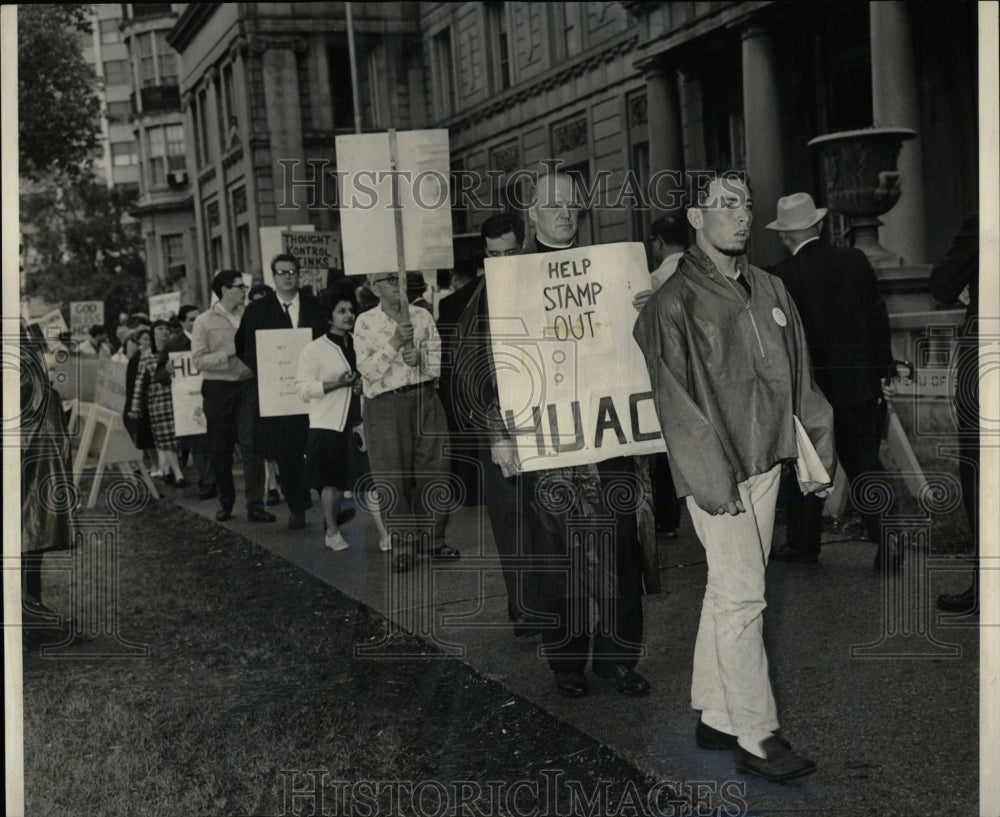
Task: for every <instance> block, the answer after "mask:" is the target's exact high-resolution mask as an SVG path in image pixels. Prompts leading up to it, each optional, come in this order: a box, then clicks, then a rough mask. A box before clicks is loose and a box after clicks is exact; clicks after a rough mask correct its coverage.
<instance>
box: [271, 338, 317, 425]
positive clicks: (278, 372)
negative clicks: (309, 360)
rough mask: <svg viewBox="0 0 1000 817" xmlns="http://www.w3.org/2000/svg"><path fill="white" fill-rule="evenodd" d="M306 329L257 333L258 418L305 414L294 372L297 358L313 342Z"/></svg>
mask: <svg viewBox="0 0 1000 817" xmlns="http://www.w3.org/2000/svg"><path fill="white" fill-rule="evenodd" d="M312 339H313V338H312V331H311V330H309V329H258V330H257V394H258V397H259V398H260V416H261V417H285V416H288V415H290V414H308V412H309V408H308V406H307V405H306V403H305V401H304V400H303V399H302V398H301V397H299V389H298V386H296V385H295V371H296V369H297V368H298V365H299V354H300V353H301V352H302V350H303V349H305V347H306V346H308V345H309V343H311V342H312Z"/></svg>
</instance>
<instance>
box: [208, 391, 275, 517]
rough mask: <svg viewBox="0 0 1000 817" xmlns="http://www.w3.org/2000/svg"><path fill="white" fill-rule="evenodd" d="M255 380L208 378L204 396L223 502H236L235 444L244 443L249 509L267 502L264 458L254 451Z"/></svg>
mask: <svg viewBox="0 0 1000 817" xmlns="http://www.w3.org/2000/svg"><path fill="white" fill-rule="evenodd" d="M256 388H257V382H256V381H255V380H237V381H230V380H204V381H202V384H201V395H202V398H203V405H204V409H205V420H206V421H207V423H208V447H209V456H210V458H211V461H212V472H213V473H214V474H215V484H216V485H217V486H218V489H219V504H220V505H224V506H226V507H229V508H231V507H232V506H233V505H235V504H236V486H235V484H234V483H233V446H235V445H236V443H237V442H239V444H240V454H241V456H242V459H243V477H244V480H245V494H246V501H247V508H250V507H253V506H259V505H262V504H263V501H264V460H263V459H262V458H261V457H260V456H259V455H258V454H257V453H256V452H255V450H254V426H255V425H256V423H257V411H256V405H257V395H256Z"/></svg>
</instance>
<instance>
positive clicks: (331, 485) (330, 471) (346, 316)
mask: <svg viewBox="0 0 1000 817" xmlns="http://www.w3.org/2000/svg"><path fill="white" fill-rule="evenodd" d="M331 302H332V308H331V310H330V313H331V314H330V329H329V331H328V332H327V333H326V334H325V335H323V336H322V337H320V338H317V339H316V340H314V341H313V342H312V343H310V344H309V345H308V346H306V347H305V349H303V350H302V354H301V355H299V363H298V369H297V372H296V378H295V379H296V383H297V385H298V387H299V396H300V397H301V398H302V399H303V400H305V401H306V402H308V403H309V443H308V446H307V448H306V480H307V484H308V485H309V486H310V487H311V488H315V489H316V490H317V491H319V494H320V503H321V505H322V507H323V519H324V521H325V523H326V535H325V539H324V541H325V543H326V546H327V547H328V548H330V549H331V550H346V549H347V548H348V547H349V545H348V543H347V540H346V539H344V537H343V536H342V535H341V534H340V525H342V524H344V523H345V522H346V521H347V520H348V519H350V517H352V516H353V515H354V512H353V511H345V512H344V513H342V514H341V513H339V510H340V503H341V502H342V501H343V499H344V491H348V490H352V489H353V488H354V485H355V483H356V482H357V480H358V479H359V478H360V477H362V476H364V474H365V472H366V470H367V469H366V467H365V462H364V460H365V456H364V454H363V453H362V452H361V451H360V450H359V449H358V447H357V446H356V444H355V443H354V441H353V439H352V433H353V429H354V428H355V426H357V425H358V424H359V423H360V422H361V399H360V394H361V377H360V376H359V375H358V371H357V365H356V357H355V354H354V342H353V338H352V337H351V330H352V329H353V328H354V318H355V313H356V306H355V302H354V295H353V293H352V292H350V290H347V289H345V290H344V292H343V293H336V294H334V295H333V297H332V298H331Z"/></svg>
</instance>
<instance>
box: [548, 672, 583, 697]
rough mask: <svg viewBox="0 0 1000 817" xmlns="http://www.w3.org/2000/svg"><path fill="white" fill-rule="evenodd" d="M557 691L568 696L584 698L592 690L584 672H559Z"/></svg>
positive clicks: (556, 674) (557, 675) (557, 674)
mask: <svg viewBox="0 0 1000 817" xmlns="http://www.w3.org/2000/svg"><path fill="white" fill-rule="evenodd" d="M554 674H555V676H556V692H558V693H559V694H560V695H563V696H565V697H566V698H583V697H585V696H586V695H587V693H588V692H590V688H589V687H588V686H587V679H586V678H585V677H584V674H583V673H582V672H557V673H554Z"/></svg>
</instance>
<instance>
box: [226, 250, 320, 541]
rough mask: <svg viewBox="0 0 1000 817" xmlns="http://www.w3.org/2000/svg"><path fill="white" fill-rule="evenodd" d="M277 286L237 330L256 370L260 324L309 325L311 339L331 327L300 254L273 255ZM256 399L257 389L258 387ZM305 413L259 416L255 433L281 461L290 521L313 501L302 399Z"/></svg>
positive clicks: (261, 447)
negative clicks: (307, 285) (306, 283)
mask: <svg viewBox="0 0 1000 817" xmlns="http://www.w3.org/2000/svg"><path fill="white" fill-rule="evenodd" d="M271 274H272V275H273V276H274V291H273V292H269V293H267V294H266V295H264V296H263V297H262V298H258V299H256V300H254V301H251V302H250V303H249V304H247V308H246V310H245V311H244V312H243V320H242V321H241V322H240V328H239V330H238V331H237V333H236V352H237V354H239V356H240V359H241V360H242V361H243V362H244V363H246V365H247V366H248V367H249V368H250V370H251V371H253V373H254V374H255V375H256V374H257V330H258V329H308V330H310V332H311V333H312V340H316V338H318V337H319V336H320V335H322V334H323V333H324V332H326V329H327V326H328V325H329V319H330V316H329V314H325V310H324V309H323V308H322V307H321V305H320V302H319V301H318V300H317V299H316V298H314V297H313V296H312V295H310V294H309V293H308V292H304V291H300V290H299V259H298V258H296V257H295V256H294V255H290V254H287V253H280V254H278V255H276V256H275V257H274V258H273V259H271ZM254 397H255V399H256V397H257V392H256V391H254ZM302 410H303V413H302V414H292V415H288V416H286V417H260V416H259V415H258V418H257V430H256V435H255V437H254V439H255V442H256V445H257V452H258V453H259V454H260V455H261V456H262V457H264V458H265V459H269V460H274V461H275V462H277V464H278V484H279V485H280V486H281V492H282V493H283V494H284V495H285V499H286V500H287V501H288V512H289V516H288V527H289V529H291V530H302V529H303V528H305V526H306V509H307V508H309V507H311V506H312V500H311V497H310V493H309V488H308V487H306V481H305V468H306V460H305V457H306V444H307V443H308V441H309V414H308V412H307V411H306V404H305V403H303V404H302Z"/></svg>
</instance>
